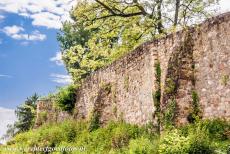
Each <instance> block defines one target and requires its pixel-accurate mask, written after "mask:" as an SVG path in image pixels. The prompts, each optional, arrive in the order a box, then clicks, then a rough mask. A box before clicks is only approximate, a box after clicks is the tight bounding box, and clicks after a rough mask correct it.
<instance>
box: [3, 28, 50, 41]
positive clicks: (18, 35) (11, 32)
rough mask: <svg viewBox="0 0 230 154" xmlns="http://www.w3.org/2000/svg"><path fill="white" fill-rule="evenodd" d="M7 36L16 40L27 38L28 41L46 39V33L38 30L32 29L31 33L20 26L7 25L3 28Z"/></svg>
mask: <svg viewBox="0 0 230 154" xmlns="http://www.w3.org/2000/svg"><path fill="white" fill-rule="evenodd" d="M1 31H2V32H4V33H5V34H6V35H7V36H9V37H11V38H13V39H16V40H26V41H43V40H45V39H46V35H45V34H41V33H40V32H39V31H38V30H35V31H32V33H31V34H26V33H23V32H24V28H23V27H20V26H16V25H13V26H6V27H4V28H3V29H2V30H1Z"/></svg>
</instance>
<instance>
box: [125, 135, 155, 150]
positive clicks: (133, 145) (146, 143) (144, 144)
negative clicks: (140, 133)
mask: <svg viewBox="0 0 230 154" xmlns="http://www.w3.org/2000/svg"><path fill="white" fill-rule="evenodd" d="M156 141H157V140H156ZM157 150H158V143H157V142H152V141H151V140H150V139H148V138H145V137H141V138H137V139H132V140H131V141H130V143H129V153H130V154H156V153H157Z"/></svg>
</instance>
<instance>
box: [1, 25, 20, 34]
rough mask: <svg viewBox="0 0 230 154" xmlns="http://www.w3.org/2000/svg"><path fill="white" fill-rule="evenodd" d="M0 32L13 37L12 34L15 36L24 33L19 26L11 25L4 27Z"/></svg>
mask: <svg viewBox="0 0 230 154" xmlns="http://www.w3.org/2000/svg"><path fill="white" fill-rule="evenodd" d="M2 31H3V32H4V33H5V34H6V35H14V34H17V33H20V32H22V31H24V28H22V27H20V26H16V25H13V26H6V27H4V28H3V30H2Z"/></svg>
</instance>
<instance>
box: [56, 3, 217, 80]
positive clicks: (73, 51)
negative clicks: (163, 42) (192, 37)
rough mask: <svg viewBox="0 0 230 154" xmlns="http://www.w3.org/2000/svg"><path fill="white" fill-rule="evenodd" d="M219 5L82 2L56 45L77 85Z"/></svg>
mask: <svg viewBox="0 0 230 154" xmlns="http://www.w3.org/2000/svg"><path fill="white" fill-rule="evenodd" d="M217 2H218V0H152V1H150V0H94V1H92V0H81V1H79V2H78V4H77V5H76V7H75V8H74V9H73V10H72V11H71V18H72V20H73V22H72V23H70V22H66V23H64V25H63V28H62V31H61V33H59V35H58V40H59V42H60V46H61V49H62V54H63V60H64V62H65V65H66V68H67V70H68V72H69V73H70V74H71V75H72V76H73V79H74V81H75V83H79V81H80V80H81V79H82V78H85V77H86V76H87V75H88V74H89V73H91V72H93V71H95V70H97V69H99V68H101V67H102V66H105V65H107V64H109V63H111V62H113V61H114V60H116V59H118V58H120V57H121V56H123V55H125V54H126V53H127V52H128V51H131V50H132V49H134V48H135V47H137V46H138V45H140V44H141V43H143V42H146V41H148V40H151V39H154V38H159V37H161V36H162V35H165V34H167V33H170V32H171V31H172V30H178V29H180V28H183V27H185V26H187V25H192V24H195V23H198V22H200V21H202V20H203V19H205V18H207V17H209V16H210V15H211V14H212V12H213V8H214V7H213V6H215V4H217Z"/></svg>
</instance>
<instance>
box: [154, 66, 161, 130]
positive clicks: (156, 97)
mask: <svg viewBox="0 0 230 154" xmlns="http://www.w3.org/2000/svg"><path fill="white" fill-rule="evenodd" d="M155 72H156V73H155V78H156V84H155V85H156V91H155V93H154V94H153V102H154V106H155V108H156V111H155V116H156V117H157V123H158V124H157V125H158V126H157V127H158V128H157V129H158V131H160V122H161V115H160V114H161V109H160V101H161V68H160V62H157V63H156V65H155Z"/></svg>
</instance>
